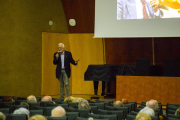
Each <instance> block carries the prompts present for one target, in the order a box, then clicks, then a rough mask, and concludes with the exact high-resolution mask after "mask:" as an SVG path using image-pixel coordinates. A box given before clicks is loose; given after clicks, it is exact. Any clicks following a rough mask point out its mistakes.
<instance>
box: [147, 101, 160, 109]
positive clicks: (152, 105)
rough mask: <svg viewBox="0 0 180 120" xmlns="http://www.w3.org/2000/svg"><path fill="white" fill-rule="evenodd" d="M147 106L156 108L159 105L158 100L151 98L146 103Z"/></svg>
mask: <svg viewBox="0 0 180 120" xmlns="http://www.w3.org/2000/svg"><path fill="white" fill-rule="evenodd" d="M146 106H147V107H149V108H152V109H156V108H157V107H159V106H158V102H157V101H156V100H150V101H148V102H147V103H146ZM157 109H158V108H157Z"/></svg>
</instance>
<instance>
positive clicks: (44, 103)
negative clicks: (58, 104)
mask: <svg viewBox="0 0 180 120" xmlns="http://www.w3.org/2000/svg"><path fill="white" fill-rule="evenodd" d="M49 103H52V101H41V102H40V106H42V107H47V104H49Z"/></svg>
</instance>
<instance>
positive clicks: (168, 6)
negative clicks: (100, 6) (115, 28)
mask: <svg viewBox="0 0 180 120" xmlns="http://www.w3.org/2000/svg"><path fill="white" fill-rule="evenodd" d="M152 18H180V0H117V20H121V19H152Z"/></svg>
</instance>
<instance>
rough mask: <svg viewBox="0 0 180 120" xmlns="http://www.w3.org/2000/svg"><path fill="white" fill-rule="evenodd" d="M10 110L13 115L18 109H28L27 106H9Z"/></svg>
mask: <svg viewBox="0 0 180 120" xmlns="http://www.w3.org/2000/svg"><path fill="white" fill-rule="evenodd" d="M7 107H8V108H10V111H11V113H13V112H14V111H15V110H16V109H19V108H21V107H23V108H26V109H28V107H27V106H26V105H7Z"/></svg>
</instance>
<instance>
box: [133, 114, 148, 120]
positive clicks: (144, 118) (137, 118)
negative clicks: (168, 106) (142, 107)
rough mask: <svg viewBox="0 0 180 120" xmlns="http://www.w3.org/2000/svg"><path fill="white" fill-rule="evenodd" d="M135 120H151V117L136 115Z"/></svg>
mask: <svg viewBox="0 0 180 120" xmlns="http://www.w3.org/2000/svg"><path fill="white" fill-rule="evenodd" d="M135 120H151V117H150V116H149V115H148V114H146V113H138V114H137V116H136V119H135Z"/></svg>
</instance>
